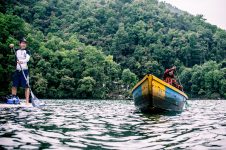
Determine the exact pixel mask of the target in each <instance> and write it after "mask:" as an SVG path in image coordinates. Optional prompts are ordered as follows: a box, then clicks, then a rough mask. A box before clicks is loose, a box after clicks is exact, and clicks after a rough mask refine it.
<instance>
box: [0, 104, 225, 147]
mask: <svg viewBox="0 0 226 150" xmlns="http://www.w3.org/2000/svg"><path fill="white" fill-rule="evenodd" d="M46 103H47V106H46V107H45V108H44V109H42V110H40V109H36V108H14V109H1V110H0V148H1V149H2V148H5V149H12V148H18V149H37V148H41V149H44V148H51V149H75V148H77V149H198V150H200V149H226V112H225V110H226V101H219V100H216V101H213V100H207V101H189V105H190V107H189V108H188V110H186V111H184V112H182V113H180V114H155V115H151V114H142V113H140V112H139V111H137V110H136V109H135V107H134V105H133V101H120V100H116V101H109V100H55V101H53V100H46Z"/></svg>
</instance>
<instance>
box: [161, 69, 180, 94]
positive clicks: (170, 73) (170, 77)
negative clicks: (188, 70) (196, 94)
mask: <svg viewBox="0 0 226 150" xmlns="http://www.w3.org/2000/svg"><path fill="white" fill-rule="evenodd" d="M175 71H176V66H173V67H172V68H170V69H166V70H165V72H164V76H163V80H164V81H165V82H166V83H169V84H170V85H172V86H174V87H176V88H178V89H179V90H182V89H183V87H182V86H181V85H180V84H178V83H177V81H176V79H175V75H174V73H175Z"/></svg>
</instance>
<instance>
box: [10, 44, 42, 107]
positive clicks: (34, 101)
mask: <svg viewBox="0 0 226 150" xmlns="http://www.w3.org/2000/svg"><path fill="white" fill-rule="evenodd" d="M11 49H13V51H14V53H15V56H16V59H17V61H19V59H18V58H17V55H16V51H15V48H14V47H13V46H11ZM18 64H19V66H20V69H21V72H22V74H23V76H24V79H25V80H26V82H27V85H28V88H29V91H30V94H31V103H32V106H33V107H42V106H44V105H45V104H44V103H43V102H41V101H40V100H39V99H38V98H37V97H36V96H35V95H34V93H33V92H32V90H31V86H30V84H29V81H28V78H26V76H25V74H24V71H23V69H22V67H21V64H20V63H18Z"/></svg>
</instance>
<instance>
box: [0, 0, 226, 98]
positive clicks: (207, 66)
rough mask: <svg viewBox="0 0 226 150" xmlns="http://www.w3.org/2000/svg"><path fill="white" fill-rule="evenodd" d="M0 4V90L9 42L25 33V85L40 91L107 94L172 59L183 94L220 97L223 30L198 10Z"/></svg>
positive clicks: (121, 2)
mask: <svg viewBox="0 0 226 150" xmlns="http://www.w3.org/2000/svg"><path fill="white" fill-rule="evenodd" d="M0 8H1V9H0V27H1V30H0V61H1V65H0V77H1V78H0V84H1V89H0V94H5V93H7V92H8V91H9V88H10V84H9V83H10V80H11V78H10V74H11V73H12V72H13V70H14V62H13V59H14V57H13V53H12V52H10V50H9V48H8V45H9V43H17V42H18V40H19V39H20V38H21V37H26V38H27V39H28V42H29V49H30V50H31V53H32V60H31V63H30V66H29V67H30V73H31V84H32V85H33V87H34V89H35V92H37V94H38V96H40V97H43V98H111V96H110V97H109V95H112V94H111V93H120V91H123V89H127V90H129V89H130V88H132V86H133V85H134V84H135V83H136V82H137V81H138V80H139V79H141V78H143V76H144V75H145V74H148V73H151V74H153V75H155V76H157V77H159V78H162V76H163V72H164V69H166V68H169V67H171V66H173V65H176V66H177V68H178V69H179V70H178V75H177V76H178V77H180V78H181V82H182V84H183V86H184V89H185V92H186V93H188V94H189V96H191V97H207V98H218V97H222V98H226V95H225V91H226V90H225V85H226V77H225V61H226V60H225V58H226V57H225V56H226V31H225V30H222V29H220V28H217V27H216V26H214V25H211V24H209V23H207V22H205V19H204V18H203V16H202V15H196V16H193V15H190V14H188V13H187V12H183V11H181V10H178V9H177V8H175V7H173V6H171V5H169V4H167V3H164V2H158V1H157V0H88V1H86V0H64V1H63V0H49V1H46V0H23V1H1V2H0ZM211 67H212V68H211ZM116 83H117V84H120V85H117V84H116ZM119 87H120V88H119ZM126 93H127V92H125V93H124V94H126ZM127 94H128V93H127Z"/></svg>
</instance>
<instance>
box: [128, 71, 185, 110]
mask: <svg viewBox="0 0 226 150" xmlns="http://www.w3.org/2000/svg"><path fill="white" fill-rule="evenodd" d="M132 94H133V99H134V104H135V106H136V107H137V108H138V109H140V110H141V111H149V112H159V111H175V112H180V111H183V108H184V105H185V102H186V100H187V99H188V97H187V95H186V94H185V93H184V92H182V91H180V90H179V89H177V88H175V87H173V86H171V85H169V84H168V83H166V82H164V81H162V80H160V79H159V78H157V77H155V76H153V75H151V74H149V75H146V76H145V77H144V78H143V79H142V80H141V81H140V82H139V83H137V85H135V87H134V88H133V90H132Z"/></svg>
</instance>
